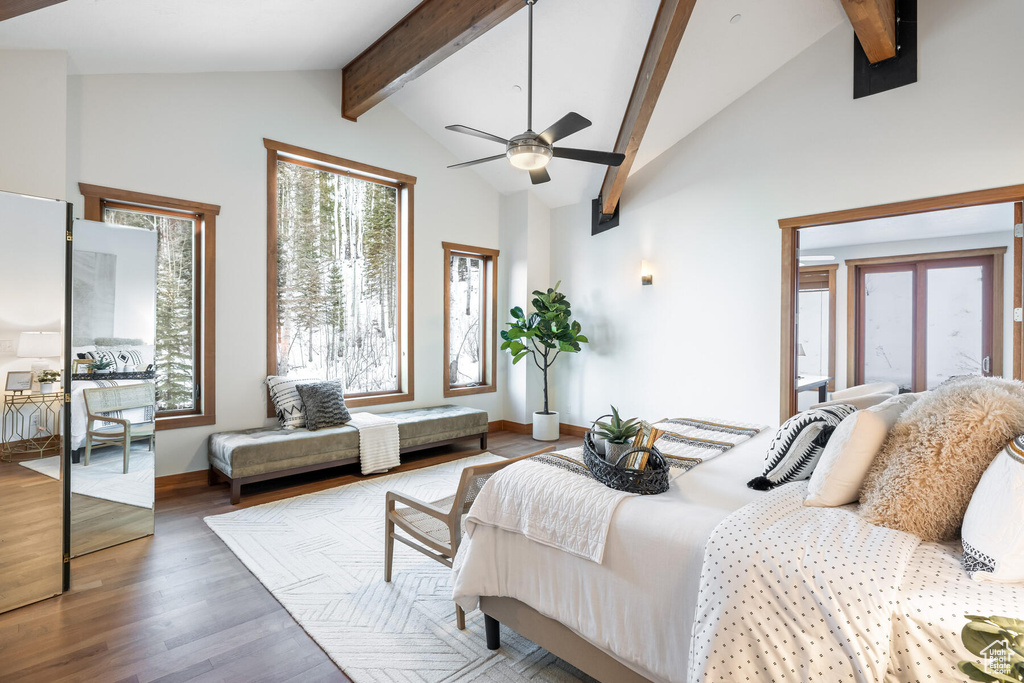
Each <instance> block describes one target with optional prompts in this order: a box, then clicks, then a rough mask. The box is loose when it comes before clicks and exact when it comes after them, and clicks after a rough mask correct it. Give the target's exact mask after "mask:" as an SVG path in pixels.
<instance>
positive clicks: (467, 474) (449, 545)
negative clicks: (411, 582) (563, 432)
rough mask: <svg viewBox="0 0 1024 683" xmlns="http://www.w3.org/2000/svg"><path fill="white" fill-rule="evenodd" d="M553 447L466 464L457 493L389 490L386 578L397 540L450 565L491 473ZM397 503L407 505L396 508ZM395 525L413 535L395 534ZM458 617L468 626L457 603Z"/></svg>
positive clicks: (463, 613) (447, 565)
mask: <svg viewBox="0 0 1024 683" xmlns="http://www.w3.org/2000/svg"><path fill="white" fill-rule="evenodd" d="M553 450H555V447H554V446H548V447H547V448H543V449H541V450H539V451H537V452H535V453H529V454H527V455H523V456H520V457H518V458H510V459H509V460H501V461H499V462H494V463H488V464H486V465H473V466H472V467H467V468H466V469H464V470H462V478H461V479H459V487H458V488H457V489H456V491H455V495H453V496H448V497H446V498H442V499H441V500H435V501H433V502H431V503H427V502H425V501H422V500H419V499H417V498H413V497H412V496H407V495H404V494H402V493H398V492H397V491H388V492H387V496H386V497H385V502H384V580H385V581H391V565H392V559H393V558H394V554H395V541H396V540H398V541H401V542H402V543H404V544H406V545H407V546H409V547H410V548H413V549H415V550H418V551H420V552H421V553H423V554H424V555H426V556H427V557H429V558H430V559H432V560H437V561H438V562H440V563H441V564H443V565H444V566H446V567H451V566H452V560H453V559H454V558H455V553H457V552H458V551H459V543H461V542H462V521H463V516H464V515H465V514H466V513H467V512H469V508H470V507H471V506H472V505H473V501H474V500H476V497H477V495H479V493H480V490H481V489H482V488H483V487H484V483H485V482H486V481H487V480H488V479H489V478H490V476H491V475H492V474H494V473H495V472H497V471H498V470H500V469H501V468H503V467H507V466H508V465H511V464H512V463H514V462H518V461H520V460H525V459H526V458H532V457H533V456H535V455H540V454H541V453H547V452H549V451H553ZM396 503H401V504H402V505H404V506H405V507H402V508H396V506H395V504H396ZM396 526H397V527H398V528H399V529H401V530H402V531H404V532H405V533H406V534H408V535H409V536H410V537H411V538H406V537H405V536H399V535H398V534H397V533H395V527H396ZM455 619H456V624H457V625H458V627H459V628H460V629H464V628H466V613H465V612H463V611H462V608H461V607H459V606H458V605H456V606H455Z"/></svg>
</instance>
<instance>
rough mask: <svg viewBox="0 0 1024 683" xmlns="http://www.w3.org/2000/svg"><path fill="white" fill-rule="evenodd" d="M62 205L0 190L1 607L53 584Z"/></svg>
mask: <svg viewBox="0 0 1024 683" xmlns="http://www.w3.org/2000/svg"><path fill="white" fill-rule="evenodd" d="M65 211H66V205H65V203H64V202H58V201H54V200H50V199H38V198H35V197H25V196H22V195H16V194H9V193H6V192H0V253H3V256H4V259H3V264H4V265H3V268H0V382H3V417H2V420H3V424H2V426H3V435H2V441H0V612H5V611H7V610H10V609H14V608H15V607H20V606H22V605H26V604H28V603H31V602H36V601H38V600H42V599H44V598H48V597H51V596H53V595H57V594H58V593H60V592H61V575H62V563H63V553H62V547H63V487H62V476H63V474H64V473H63V472H62V467H61V463H62V460H63V458H62V453H63V447H62V441H61V419H60V418H61V401H60V396H61V394H60V389H61V380H62V377H61V372H60V369H61V367H62V363H61V357H62V351H63V348H64V344H63V338H64V336H63V329H62V328H63V317H64V297H65V284H64V254H65V245H66V240H65V231H66V218H65Z"/></svg>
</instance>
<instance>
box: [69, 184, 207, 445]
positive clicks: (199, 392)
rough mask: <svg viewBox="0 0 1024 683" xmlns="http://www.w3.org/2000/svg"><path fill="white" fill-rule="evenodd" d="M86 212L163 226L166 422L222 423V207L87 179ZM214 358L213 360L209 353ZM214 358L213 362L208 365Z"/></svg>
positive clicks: (160, 283) (160, 277)
mask: <svg viewBox="0 0 1024 683" xmlns="http://www.w3.org/2000/svg"><path fill="white" fill-rule="evenodd" d="M80 189H81V191H82V194H83V195H85V198H86V218H87V219H89V220H101V221H103V222H106V223H112V224H115V225H124V226H129V227H134V228H139V229H143V230H152V231H155V232H156V233H157V279H156V288H157V291H156V336H155V340H154V341H155V345H156V373H157V378H156V391H157V419H158V423H159V424H160V426H161V428H164V429H166V428H171V427H188V426H196V425H203V424H214V423H215V418H216V415H215V406H214V376H215V373H214V368H213V362H214V337H213V327H214V326H213V324H212V321H211V324H210V325H206V324H205V320H206V315H205V314H206V313H207V312H212V310H213V305H214V304H213V301H214V296H215V293H214V291H213V287H214V270H213V268H214V263H213V259H212V258H209V259H208V258H207V255H208V254H209V255H212V254H213V253H214V251H213V249H214V230H215V220H216V216H217V214H218V213H219V211H220V207H217V206H213V205H209V204H199V203H194V202H187V201H183V200H178V199H172V198H169V197H157V196H154V195H146V194H141V193H136V192H128V191H124V190H115V189H111V188H101V187H96V186H92V185H85V184H82V185H80ZM207 359H208V360H207ZM207 365H208V367H207Z"/></svg>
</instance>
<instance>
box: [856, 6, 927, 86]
mask: <svg viewBox="0 0 1024 683" xmlns="http://www.w3.org/2000/svg"><path fill="white" fill-rule="evenodd" d="M911 83H917V0H896V56H895V57H893V58H892V59H887V60H885V61H884V62H878V63H877V64H872V63H871V62H869V61H868V57H867V55H866V54H864V48H863V47H861V44H860V40H859V39H858V38H857V36H856V35H854V36H853V99H855V100H856V99H860V98H861V97H867V96H869V95H876V94H878V93H880V92H885V91H886V90H893V89H895V88H901V87H903V86H904V85H910V84H911Z"/></svg>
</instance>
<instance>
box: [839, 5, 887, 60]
mask: <svg viewBox="0 0 1024 683" xmlns="http://www.w3.org/2000/svg"><path fill="white" fill-rule="evenodd" d="M841 1H842V3H843V9H845V10H846V16H848V17H849V18H850V23H851V24H852V25H853V31H854V33H856V34H857V38H858V40H860V44H861V47H863V48H864V54H866V55H867V57H868V61H869V62H871V63H872V64H877V63H878V62H882V61H885V60H886V59H892V58H893V57H895V56H896V0H841Z"/></svg>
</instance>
